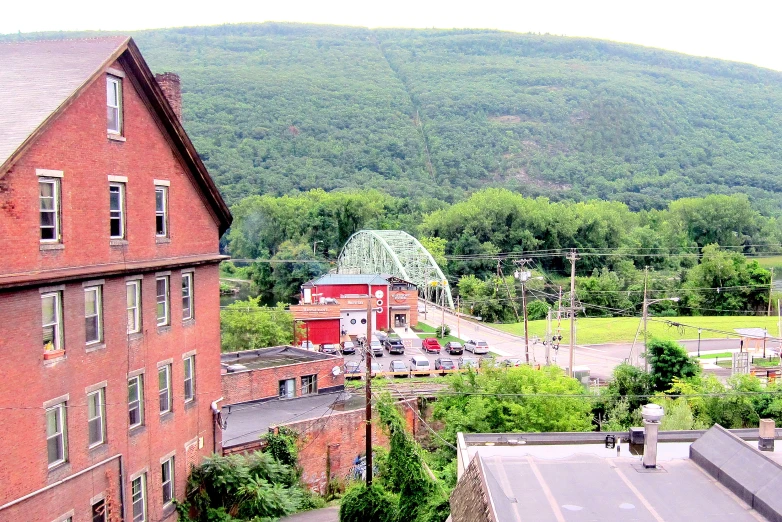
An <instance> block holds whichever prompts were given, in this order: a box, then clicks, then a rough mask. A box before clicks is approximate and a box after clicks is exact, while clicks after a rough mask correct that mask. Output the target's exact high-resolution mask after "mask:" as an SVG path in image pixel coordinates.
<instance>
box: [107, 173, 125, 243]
mask: <svg viewBox="0 0 782 522" xmlns="http://www.w3.org/2000/svg"><path fill="white" fill-rule="evenodd" d="M109 237H111V239H125V184H124V183H109Z"/></svg>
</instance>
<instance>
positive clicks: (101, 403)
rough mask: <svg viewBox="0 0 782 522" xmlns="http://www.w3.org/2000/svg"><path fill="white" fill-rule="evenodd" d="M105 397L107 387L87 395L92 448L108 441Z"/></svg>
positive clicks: (88, 423)
mask: <svg viewBox="0 0 782 522" xmlns="http://www.w3.org/2000/svg"><path fill="white" fill-rule="evenodd" d="M105 397H106V390H105V388H101V389H99V390H96V391H94V392H92V393H90V394H89V395H87V425H88V431H89V443H90V448H93V447H95V446H99V445H101V444H103V443H104V442H106V420H105V419H106V404H105Z"/></svg>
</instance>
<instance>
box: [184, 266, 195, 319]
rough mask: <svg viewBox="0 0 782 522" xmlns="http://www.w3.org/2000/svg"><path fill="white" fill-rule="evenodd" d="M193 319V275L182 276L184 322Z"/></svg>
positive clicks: (185, 274) (187, 273)
mask: <svg viewBox="0 0 782 522" xmlns="http://www.w3.org/2000/svg"><path fill="white" fill-rule="evenodd" d="M192 318H193V273H192V272H186V273H184V274H182V320H183V321H187V320H189V319H192Z"/></svg>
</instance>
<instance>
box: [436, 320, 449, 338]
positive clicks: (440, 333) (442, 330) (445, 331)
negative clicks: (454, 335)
mask: <svg viewBox="0 0 782 522" xmlns="http://www.w3.org/2000/svg"><path fill="white" fill-rule="evenodd" d="M449 335H451V327H450V326H448V325H447V324H441V325H440V326H438V327H437V337H438V338H439V339H443V338H445V337H448V336H449Z"/></svg>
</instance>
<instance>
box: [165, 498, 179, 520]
mask: <svg viewBox="0 0 782 522" xmlns="http://www.w3.org/2000/svg"><path fill="white" fill-rule="evenodd" d="M174 513H176V506H175V505H174V502H172V501H169V502H166V503H165V504H163V514H162V518H163V519H166V518H168V517H170V516H171V515H173V514H174Z"/></svg>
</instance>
